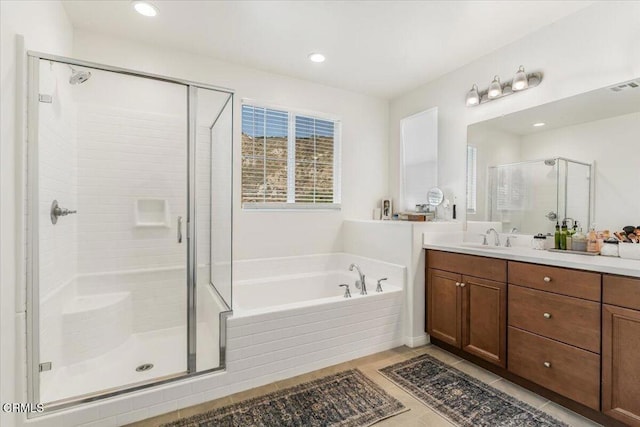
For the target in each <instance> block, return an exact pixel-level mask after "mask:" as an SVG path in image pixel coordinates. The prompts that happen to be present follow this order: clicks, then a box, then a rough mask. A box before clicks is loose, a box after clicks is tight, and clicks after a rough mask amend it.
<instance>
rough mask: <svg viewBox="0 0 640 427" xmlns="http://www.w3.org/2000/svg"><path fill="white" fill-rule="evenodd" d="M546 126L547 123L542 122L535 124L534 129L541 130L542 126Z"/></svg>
mask: <svg viewBox="0 0 640 427" xmlns="http://www.w3.org/2000/svg"><path fill="white" fill-rule="evenodd" d="M544 125H546V123H543V122H540V123H534V124H533V127H536V128H539V127H540V126H544Z"/></svg>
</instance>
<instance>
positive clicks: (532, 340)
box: [508, 261, 601, 411]
mask: <svg viewBox="0 0 640 427" xmlns="http://www.w3.org/2000/svg"><path fill="white" fill-rule="evenodd" d="M600 280H601V277H600V274H599V273H592V272H586V271H580V270H572V269H567V268H559V267H550V266H546V265H537V264H527V263H522V262H514V261H509V337H508V338H509V349H508V352H509V371H510V372H512V373H514V374H516V375H518V376H520V377H522V378H525V379H527V380H529V381H532V382H534V383H536V384H539V385H541V386H543V387H545V388H547V389H549V390H553V391H555V392H556V393H558V394H561V395H563V396H566V397H568V398H570V399H572V400H574V401H576V402H579V403H581V404H583V405H585V406H588V407H589V408H592V409H594V410H596V411H598V410H599V409H600V306H601V304H600V294H601V286H600Z"/></svg>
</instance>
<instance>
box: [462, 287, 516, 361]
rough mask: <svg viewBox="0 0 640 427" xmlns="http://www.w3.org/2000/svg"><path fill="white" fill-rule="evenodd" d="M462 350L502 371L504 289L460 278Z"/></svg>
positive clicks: (505, 288) (505, 318) (505, 334)
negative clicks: (498, 367)
mask: <svg viewBox="0 0 640 427" xmlns="http://www.w3.org/2000/svg"><path fill="white" fill-rule="evenodd" d="M460 289H461V292H462V349H463V350H465V351H467V352H469V353H471V354H474V355H476V356H478V357H481V358H483V359H485V360H487V361H489V362H491V363H494V364H496V365H498V366H501V367H503V368H504V367H506V354H507V350H506V341H507V340H506V336H507V285H506V284H505V283H500V282H495V281H493V280H486V279H478V278H475V277H469V276H463V277H462V283H461V285H460Z"/></svg>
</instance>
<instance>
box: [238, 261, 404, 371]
mask: <svg viewBox="0 0 640 427" xmlns="http://www.w3.org/2000/svg"><path fill="white" fill-rule="evenodd" d="M351 263H356V264H358V265H359V266H360V268H361V270H362V272H363V273H364V274H365V275H366V277H367V278H368V280H367V282H368V286H367V292H368V294H367V295H360V291H359V290H357V289H356V288H355V280H356V279H357V278H358V274H357V273H356V272H355V271H354V272H350V271H349V270H348V268H349V265H351ZM238 264H239V265H238V267H237V268H236V271H237V273H236V278H237V279H238V280H237V281H236V282H235V283H234V296H233V298H234V300H233V305H234V313H233V316H232V317H231V318H229V320H228V323H227V326H228V329H227V339H228V341H227V342H228V350H227V357H228V369H229V370H230V371H231V370H241V371H242V374H240V378H241V379H242V380H250V379H252V378H257V380H256V381H258V382H260V383H264V382H265V381H266V382H269V381H276V380H279V379H284V378H287V377H290V376H293V375H298V374H300V373H304V372H308V371H309V370H312V369H318V368H319V367H324V366H328V364H330V363H333V361H335V360H341V361H346V360H349V357H352V356H353V355H355V354H357V355H366V354H370V353H373V352H376V351H380V349H390V348H393V347H394V346H398V345H401V344H402V316H401V314H402V310H401V308H402V302H403V289H404V286H405V277H406V268H405V267H403V266H400V265H396V264H390V263H385V262H381V261H377V260H373V259H371V258H365V257H359V256H355V255H351V254H346V253H337V254H324V255H310V256H301V257H287V258H271V259H259V260H255V261H240V262H238ZM383 277H386V278H387V279H388V280H387V281H385V282H383V292H381V293H379V292H376V291H375V289H376V288H375V285H376V281H377V280H378V279H381V278H383ZM342 283H347V284H349V285H350V288H351V294H352V297H351V298H344V289H343V288H341V287H340V286H339V285H340V284H342Z"/></svg>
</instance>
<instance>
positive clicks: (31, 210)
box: [25, 51, 234, 417]
mask: <svg viewBox="0 0 640 427" xmlns="http://www.w3.org/2000/svg"><path fill="white" fill-rule="evenodd" d="M40 60H48V61H54V62H57V63H62V64H68V65H76V66H80V67H88V68H93V69H97V70H102V71H108V72H113V73H117V74H123V75H128V76H133V77H140V78H147V79H152V80H156V81H161V82H166V83H173V84H177V85H181V86H185V88H186V90H187V228H186V231H187V262H186V269H187V272H186V281H187V348H186V351H187V371H186V373H185V374H177V375H171V376H168V377H162V378H159V379H157V380H156V381H151V382H149V383H144V384H137V385H132V386H126V385H124V386H122V387H119V388H117V389H111V390H100V391H98V392H96V393H92V394H89V395H82V396H78V397H77V398H70V399H68V400H64V401H61V402H60V403H55V404H53V405H47V406H46V407H45V410H44V412H43V413H40V414H38V413H30V414H29V415H28V417H37V416H39V415H42V414H44V413H50V412H52V411H56V410H60V409H64V408H67V407H70V406H75V405H77V404H80V403H88V402H93V401H96V400H100V399H104V398H107V397H113V396H118V395H121V394H124V393H130V392H133V391H136V390H141V389H146V388H149V387H154V386H157V385H160V384H165V383H169V382H173V381H177V380H182V379H185V378H189V377H193V376H197V375H203V374H207V373H211V372H215V371H219V370H223V369H225V364H224V358H221V364H220V366H218V367H216V368H212V369H208V370H204V371H200V372H197V371H196V348H197V346H196V339H197V330H196V326H197V316H196V315H197V313H196V308H197V289H196V287H197V276H196V275H197V271H196V270H197V260H196V235H195V221H196V197H195V195H196V192H195V190H196V188H195V187H196V177H195V165H196V163H195V159H196V114H195V113H196V107H197V91H198V89H207V90H213V91H217V92H222V93H227V94H229V95H230V99H231V100H233V98H234V91H233V90H232V89H228V88H224V87H218V86H213V85H208V84H204V83H197V82H193V81H189V80H184V79H177V78H172V77H167V76H162V75H158V74H152V73H145V72H141V71H135V70H130V69H126V68H120V67H114V66H109V65H105V64H99V63H93V62H88V61H82V60H77V59H72V58H67V57H63V56H57V55H50V54H46V53H41V52H33V51H28V52H27V64H28V68H27V70H28V71H27V73H28V78H27V128H28V132H27V147H26V151H27V171H26V174H25V176H26V180H27V191H26V196H27V203H26V213H27V218H28V219H27V227H26V228H27V235H26V244H27V252H26V253H27V263H26V283H25V285H26V329H25V332H26V344H27V348H26V355H27V397H28V400H29V402H33V403H39V402H40V377H39V375H40V292H39V290H40V287H39V271H38V267H39V242H38V238H39V212H38V207H39V194H38V193H39V192H38V142H39V141H38V130H39V129H38V126H39V123H38V120H39V117H38V116H39V101H38V95H39V93H38V92H39V85H40V79H39V78H40V75H39V74H40V73H39V64H40ZM225 105H226V104H225ZM232 105H233V102H232ZM231 144H232V146H233V134H232V135H231ZM229 202H230V203H232V200H230V201H229ZM225 313H226V314H225V319H226V316H228V315H229V314H230V313H231V311H229V312H225ZM222 335H224V336H225V337H226V333H224V334H221V336H222ZM221 344H222V343H221ZM223 348H226V343H224V347H223V346H222V345H221V351H222V349H223Z"/></svg>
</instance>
